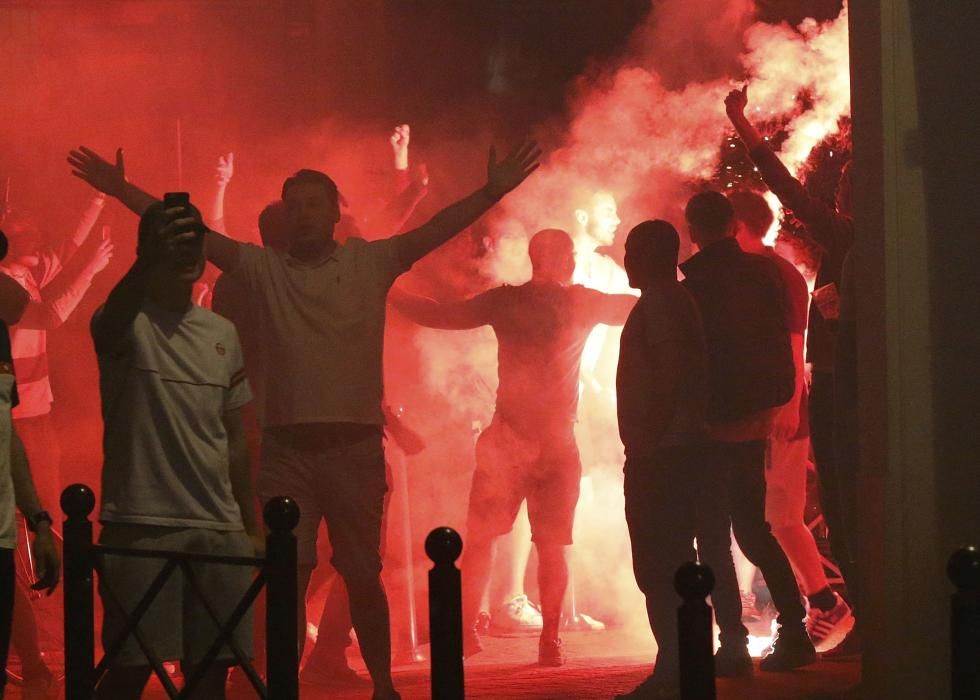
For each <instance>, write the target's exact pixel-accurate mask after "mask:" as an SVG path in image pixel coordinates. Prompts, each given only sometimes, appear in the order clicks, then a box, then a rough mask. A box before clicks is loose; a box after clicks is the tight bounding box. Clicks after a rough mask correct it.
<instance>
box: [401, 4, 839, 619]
mask: <svg viewBox="0 0 980 700" xmlns="http://www.w3.org/2000/svg"><path fill="white" fill-rule="evenodd" d="M720 4H721V3H718V2H714V1H712V0H701V1H699V2H691V1H690V0H676V1H671V2H661V3H657V6H656V9H655V10H654V11H653V12H651V14H650V16H649V17H648V18H647V20H646V21H645V22H644V24H643V25H642V26H641V27H639V28H638V29H637V30H636V32H635V35H634V36H633V37H632V40H631V46H632V47H633V48H632V49H631V51H630V52H629V53H628V55H626V56H624V57H621V58H620V59H619V60H618V61H617V62H616V63H615V65H613V66H608V67H606V68H605V69H599V70H596V71H593V72H592V73H590V74H589V75H587V76H583V77H582V78H580V79H579V80H578V81H577V82H576V84H575V85H574V86H573V88H572V90H571V91H570V96H569V103H570V113H571V118H570V121H569V123H568V124H567V127H566V128H564V129H563V130H562V131H561V132H560V133H545V134H543V135H541V140H542V141H545V142H549V143H557V144H559V145H558V146H557V147H556V148H554V149H552V150H550V152H549V153H548V154H547V156H546V160H545V163H544V164H543V166H542V168H541V169H540V170H539V171H538V172H537V173H536V174H535V175H534V176H533V177H532V178H531V179H530V180H529V181H528V182H527V183H525V185H524V186H522V187H521V188H520V189H519V190H517V191H515V192H514V193H512V194H511V195H509V196H508V197H507V198H506V199H505V200H504V201H503V203H502V204H501V205H500V206H499V207H498V209H497V210H496V211H495V212H494V215H493V218H492V229H493V234H494V238H495V239H496V245H495V247H494V251H493V254H492V255H491V256H490V257H489V259H488V260H487V261H486V264H485V265H484V273H485V274H486V275H487V277H488V278H489V279H490V280H492V281H494V282H497V283H506V284H519V283H522V282H524V281H526V280H527V279H529V277H530V265H529V263H528V261H527V240H528V238H529V237H530V235H531V234H533V233H534V232H535V231H537V230H539V229H542V228H547V227H560V228H565V229H567V230H569V231H572V227H573V225H574V224H573V211H574V210H575V209H576V208H579V207H584V206H586V204H585V202H586V201H587V199H588V197H589V196H590V195H591V194H592V193H594V192H596V191H598V190H602V191H608V192H611V193H612V194H613V196H614V197H615V199H616V200H617V202H618V203H619V207H620V216H621V217H622V219H623V224H622V226H621V227H620V230H619V236H618V245H619V246H621V245H622V241H623V239H624V238H625V236H624V234H625V232H626V231H628V229H629V228H631V227H632V226H634V225H636V224H637V223H639V222H640V221H642V220H644V219H648V218H665V219H668V220H670V221H672V222H673V223H674V224H675V226H677V228H678V230H679V231H681V232H682V236H683V235H684V230H683V226H682V224H683V217H682V215H681V212H682V210H683V206H684V203H685V202H686V199H687V198H688V197H689V196H690V194H692V192H693V188H694V186H695V184H696V183H697V182H698V181H702V180H705V179H709V178H711V176H712V175H713V174H714V173H715V171H716V169H717V167H718V164H719V160H720V150H721V145H722V143H723V142H724V141H725V138H726V137H727V136H728V135H729V134H730V133H731V126H730V123H729V121H728V119H727V117H726V114H725V109H724V104H723V101H724V97H725V95H726V94H727V93H728V91H729V90H731V89H732V88H734V87H737V86H740V85H742V84H743V83H748V84H749V104H750V109H751V112H750V118H752V119H753V120H755V121H758V122H766V121H771V120H783V121H786V122H788V123H787V126H786V131H787V132H788V134H789V137H788V139H787V140H786V141H785V143H784V144H783V146H782V149H781V156H782V157H783V158H784V161H785V162H786V164H787V165H788V166H789V167H790V169H791V170H793V171H796V170H797V169H798V168H799V166H800V165H801V164H802V162H803V161H804V160H805V158H806V156H807V154H808V153H809V151H810V149H811V148H812V147H813V146H814V145H816V144H817V143H818V142H819V141H820V140H821V139H823V138H824V137H825V136H826V135H828V134H830V133H833V132H835V131H836V129H837V122H838V119H839V118H840V117H841V116H842V115H845V114H847V113H848V111H849V83H848V59H847V56H848V51H847V16H846V8H845V10H844V11H843V12H842V13H841V15H840V16H839V17H838V18H837V19H836V20H834V21H831V22H827V23H824V24H818V23H816V22H814V21H811V20H808V21H806V22H804V23H803V24H801V25H800V26H799V27H796V28H792V27H789V26H785V25H783V26H775V25H770V24H764V23H753V8H752V5H751V3H749V2H746V1H745V0H729V1H728V2H727V4H725V5H724V6H723V7H721V8H719V5H720ZM804 95H805V96H806V99H805V100H803V99H801V96H804ZM614 255H615V253H614ZM600 288H601V287H600ZM612 335H614V336H615V338H616V340H615V342H616V343H617V344H618V334H612ZM451 337H452V335H451V334H447V333H441V332H431V333H426V334H423V335H419V336H417V343H418V344H419V348H420V355H421V357H422V362H423V364H424V365H426V366H427V367H428V369H427V370H426V373H425V374H426V380H427V381H429V382H435V383H436V384H437V385H438V390H439V391H441V392H443V393H445V394H447V395H452V396H458V397H463V396H466V395H467V394H470V395H473V396H476V395H480V396H481V401H482V400H483V399H482V397H483V395H484V391H483V390H482V389H475V387H476V386H481V387H483V386H492V385H493V383H494V380H495V372H496V363H495V355H494V349H495V343H494V341H493V339H492V337H489V336H484V337H479V336H476V335H471V336H470V337H469V338H468V339H467V341H468V342H467V343H462V344H461V343H457V342H455V341H449V340H448V339H449V338H451ZM481 340H482V343H481V342H480V341H481ZM615 355H616V352H611V353H610V352H607V353H605V355H604V357H605V360H604V361H605V362H606V365H607V366H605V367H601V368H599V371H597V372H596V374H597V376H599V377H601V378H605V381H606V382H610V381H611V377H613V376H614V369H615V368H614V363H615ZM447 366H448V367H453V368H456V371H450V370H447V369H446V367H447ZM602 388H603V390H604V391H603V394H604V395H605V397H606V400H598V401H589V402H583V404H582V406H581V407H580V416H579V420H580V425H579V430H578V433H579V436H580V442H581V443H582V445H581V446H582V447H583V460H584V461H585V462H586V465H585V466H586V472H587V473H590V474H591V476H590V478H589V479H588V480H587V482H586V483H585V484H584V487H585V488H584V490H583V499H582V501H581V503H580V507H579V510H578V515H577V518H578V526H577V537H576V542H577V546H576V548H575V555H574V556H575V560H576V566H575V569H576V570H577V571H579V575H578V577H577V578H578V579H579V580H578V581H577V588H578V593H579V602H580V607H582V606H583V601H585V602H586V603H587V604H589V605H591V607H589V608H587V610H586V611H587V612H595V613H598V614H602V615H605V616H607V617H608V618H609V619H612V620H617V621H620V622H626V621H630V622H631V623H633V624H636V625H637V631H638V633H639V634H641V635H643V634H648V632H644V630H646V629H647V628H646V623H645V621H644V619H643V616H642V615H639V614H637V611H640V610H642V609H643V607H642V599H641V597H640V595H639V593H638V591H637V590H636V586H635V583H634V582H633V578H632V572H631V569H630V563H629V554H628V546H627V542H628V538H627V535H626V525H625V520H624V517H623V499H622V475H621V471H619V467H620V466H621V463H622V457H621V455H622V445H621V444H620V442H619V437H618V435H617V434H616V432H615V427H614V426H615V402H614V397H613V395H612V392H613V389H614V388H613V386H611V385H607V386H603V387H602ZM466 404H467V401H466V400H461V402H460V405H462V406H465V405H466ZM610 454H613V455H617V456H618V461H617V463H615V464H608V463H606V462H607V461H608V457H607V456H608V455H610ZM590 456H593V457H594V459H595V461H594V462H593V463H592V464H589V458H590ZM583 572H589V573H588V574H587V575H586V574H584V573H583ZM599 572H602V573H599ZM610 601H613V602H612V603H610Z"/></svg>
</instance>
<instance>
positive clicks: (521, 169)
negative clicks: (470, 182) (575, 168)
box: [484, 139, 541, 201]
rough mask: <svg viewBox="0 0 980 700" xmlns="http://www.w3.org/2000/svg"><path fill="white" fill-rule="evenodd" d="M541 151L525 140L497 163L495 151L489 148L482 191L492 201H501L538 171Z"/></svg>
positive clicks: (528, 140) (491, 147)
mask: <svg viewBox="0 0 980 700" xmlns="http://www.w3.org/2000/svg"><path fill="white" fill-rule="evenodd" d="M540 157H541V149H540V148H538V145H537V144H536V143H535V142H534V141H532V140H530V139H525V140H524V142H523V143H521V144H520V145H518V146H515V147H514V149H513V150H511V152H510V153H509V154H507V157H506V158H504V159H503V160H501V161H499V162H498V161H497V149H496V148H494V147H493V146H490V157H489V159H488V160H487V184H486V187H484V191H485V192H486V193H487V196H489V197H490V198H491V199H493V200H494V201H497V200H498V199H501V198H502V197H503V196H504V195H505V194H507V193H508V192H510V191H511V190H512V189H514V188H515V187H517V186H518V185H519V184H521V183H522V182H524V180H526V179H527V177H528V175H530V174H531V173H533V172H534V171H535V170H537V169H538V166H539V165H541V163H539V162H538V158H540Z"/></svg>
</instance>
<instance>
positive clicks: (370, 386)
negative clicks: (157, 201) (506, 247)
mask: <svg viewBox="0 0 980 700" xmlns="http://www.w3.org/2000/svg"><path fill="white" fill-rule="evenodd" d="M239 255H240V257H239V263H238V266H237V267H236V268H235V269H234V270H233V271H232V272H231V274H232V275H233V276H234V277H235V278H236V279H237V280H239V281H240V282H241V284H242V285H243V287H244V288H245V289H247V290H248V294H249V302H250V303H251V304H252V305H253V306H254V312H255V314H256V315H257V318H258V319H259V320H260V321H261V323H260V327H261V328H262V329H263V332H264V333H265V334H266V337H265V338H258V339H256V342H257V343H259V344H261V345H263V347H264V352H263V364H264V366H265V372H266V376H265V377H264V381H263V384H264V386H265V406H264V407H263V410H261V411H260V412H259V414H260V415H261V416H263V418H264V425H265V426H277V425H294V424H298V423H361V424H367V425H382V424H383V423H384V415H383V414H382V411H381V396H382V393H383V388H382V349H383V346H384V325H385V305H386V299H387V296H388V289H389V288H390V287H391V285H392V283H393V282H394V281H395V278H396V277H398V275H400V274H401V273H402V272H405V271H406V270H407V269H408V267H406V266H405V265H404V264H403V263H402V262H401V259H400V255H399V245H398V239H397V238H389V239H385V240H380V241H365V240H362V239H359V238H352V239H350V240H348V241H347V242H346V243H344V244H339V245H338V246H337V248H336V249H335V250H334V252H333V254H332V255H331V256H330V257H329V258H327V259H326V260H324V261H322V262H319V263H317V264H314V265H309V264H305V263H302V262H300V261H298V260H295V259H293V258H292V257H290V256H289V255H288V254H286V253H282V252H277V251H275V250H272V249H270V248H259V247H257V246H253V245H248V244H242V245H240V246H239Z"/></svg>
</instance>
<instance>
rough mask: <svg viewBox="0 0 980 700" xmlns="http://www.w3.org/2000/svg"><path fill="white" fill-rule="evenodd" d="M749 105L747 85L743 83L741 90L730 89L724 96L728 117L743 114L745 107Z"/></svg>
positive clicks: (733, 117) (741, 115)
mask: <svg viewBox="0 0 980 700" xmlns="http://www.w3.org/2000/svg"><path fill="white" fill-rule="evenodd" d="M748 105H749V86H748V85H743V86H742V89H741V90H738V89H736V90H732V91H731V92H730V93H728V97H726V98H725V111H726V112H727V113H728V117H729V119H735V118H736V117H743V116H745V108H746V107H748Z"/></svg>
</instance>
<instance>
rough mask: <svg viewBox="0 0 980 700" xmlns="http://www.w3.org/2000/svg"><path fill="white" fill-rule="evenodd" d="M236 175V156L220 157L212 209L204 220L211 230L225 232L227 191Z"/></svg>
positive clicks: (231, 154)
mask: <svg viewBox="0 0 980 700" xmlns="http://www.w3.org/2000/svg"><path fill="white" fill-rule="evenodd" d="M234 175H235V154H234V153H231V152H229V153H227V154H225V155H223V156H218V165H217V167H216V168H215V171H214V196H213V197H212V199H211V208H210V209H209V210H208V212H207V213H206V215H205V218H204V223H206V224H207V225H208V228H210V229H215V230H218V231H224V230H225V191H226V190H227V189H228V183H229V182H231V178H232V177H234Z"/></svg>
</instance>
